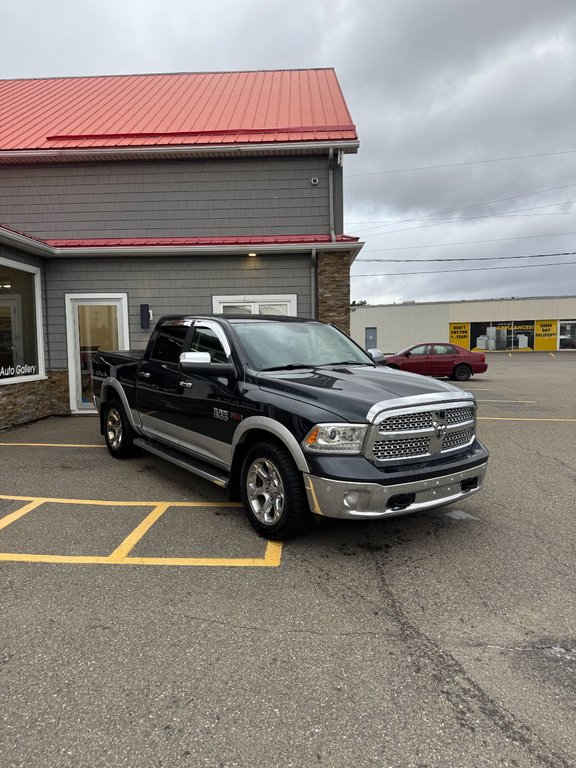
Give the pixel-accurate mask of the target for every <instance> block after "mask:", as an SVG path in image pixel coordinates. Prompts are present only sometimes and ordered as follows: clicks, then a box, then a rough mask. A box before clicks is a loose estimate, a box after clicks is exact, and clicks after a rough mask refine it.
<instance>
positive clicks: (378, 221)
mask: <svg viewBox="0 0 576 768" xmlns="http://www.w3.org/2000/svg"><path fill="white" fill-rule="evenodd" d="M574 203H576V200H558V201H557V202H555V203H544V205H530V206H528V207H527V208H515V209H514V210H512V211H507V212H506V213H485V214H482V215H481V216H466V217H465V218H463V217H461V216H457V217H456V218H443V219H442V220H441V223H444V222H445V221H447V222H450V221H473V220H474V219H492V218H497V217H501V216H516V215H524V216H556V215H558V214H560V213H561V214H563V215H573V214H574V213H576V211H550V212H549V213H542V214H537V213H526V214H523V213H522V212H523V211H535V210H538V209H539V208H550V207H551V206H553V205H573V204H574ZM402 221H404V220H403V219H374V220H373V221H348V220H345V225H346V226H347V227H348V226H355V225H357V224H375V225H380V224H401V223H402ZM376 228H377V227H376ZM370 229H372V227H370ZM415 229H418V227H415ZM359 231H360V232H362V231H363V230H362V229H360V230H359ZM366 231H368V230H366Z"/></svg>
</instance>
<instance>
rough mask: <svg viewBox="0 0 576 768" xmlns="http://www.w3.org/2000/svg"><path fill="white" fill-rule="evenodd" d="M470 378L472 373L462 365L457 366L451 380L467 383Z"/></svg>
mask: <svg viewBox="0 0 576 768" xmlns="http://www.w3.org/2000/svg"><path fill="white" fill-rule="evenodd" d="M470 376H472V371H471V370H470V368H469V367H468V366H467V365H462V364H460V365H457V366H456V368H454V372H453V373H452V378H453V379H455V380H456V381H468V379H469V378H470Z"/></svg>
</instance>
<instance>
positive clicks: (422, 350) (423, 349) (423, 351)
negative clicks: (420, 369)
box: [410, 345, 428, 355]
mask: <svg viewBox="0 0 576 768" xmlns="http://www.w3.org/2000/svg"><path fill="white" fill-rule="evenodd" d="M410 354H411V355H427V354H428V347H427V346H425V345H421V346H419V347H414V349H411V350H410Z"/></svg>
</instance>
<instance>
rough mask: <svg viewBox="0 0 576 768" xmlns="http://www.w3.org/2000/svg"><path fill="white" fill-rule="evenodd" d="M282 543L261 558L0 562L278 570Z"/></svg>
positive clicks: (2, 558) (21, 556) (2, 557)
mask: <svg viewBox="0 0 576 768" xmlns="http://www.w3.org/2000/svg"><path fill="white" fill-rule="evenodd" d="M281 554H282V542H281V541H269V542H268V544H267V546H266V552H265V553H264V557H123V558H120V559H114V560H113V559H112V556H111V555H108V556H106V557H101V556H97V555H40V554H29V553H18V552H0V562H12V563H53V564H58V565H66V564H82V565H95V564H96V565H177V566H196V567H225V568H277V567H278V566H279V565H280V563H281Z"/></svg>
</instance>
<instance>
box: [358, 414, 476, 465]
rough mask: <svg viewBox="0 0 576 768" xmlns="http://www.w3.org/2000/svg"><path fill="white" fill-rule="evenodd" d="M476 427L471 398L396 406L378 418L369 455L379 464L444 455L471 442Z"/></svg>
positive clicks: (368, 456)
mask: <svg viewBox="0 0 576 768" xmlns="http://www.w3.org/2000/svg"><path fill="white" fill-rule="evenodd" d="M475 428H476V408H475V405H474V404H473V403H470V401H466V402H462V403H456V404H454V403H450V405H449V406H448V405H447V406H446V407H442V404H438V405H430V406H417V407H414V408H401V409H395V410H394V411H391V412H389V413H385V414H384V415H383V416H382V418H381V420H378V419H377V423H376V424H375V425H374V427H373V428H372V433H371V436H370V440H369V441H368V444H367V451H366V456H367V458H369V459H372V460H373V461H375V462H376V463H378V464H380V463H385V462H388V461H398V460H418V459H425V458H429V457H433V456H438V455H444V454H446V453H450V452H451V451H456V450H459V449H462V448H465V447H466V446H468V445H471V444H472V443H473V442H474V436H475Z"/></svg>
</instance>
